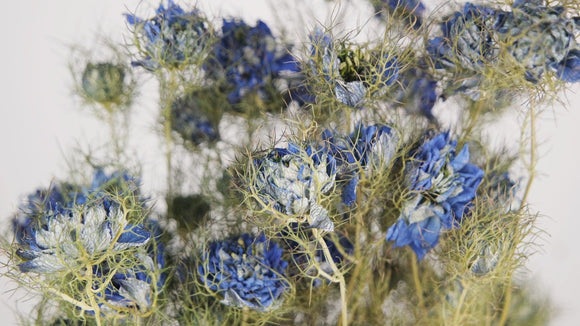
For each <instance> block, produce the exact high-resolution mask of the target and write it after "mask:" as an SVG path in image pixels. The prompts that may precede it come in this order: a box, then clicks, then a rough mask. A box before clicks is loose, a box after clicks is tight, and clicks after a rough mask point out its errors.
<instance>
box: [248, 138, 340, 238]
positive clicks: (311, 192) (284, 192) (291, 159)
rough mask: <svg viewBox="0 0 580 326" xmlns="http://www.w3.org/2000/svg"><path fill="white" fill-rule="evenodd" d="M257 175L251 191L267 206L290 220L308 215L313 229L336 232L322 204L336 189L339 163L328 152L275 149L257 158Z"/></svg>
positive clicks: (295, 147) (291, 144)
mask: <svg viewBox="0 0 580 326" xmlns="http://www.w3.org/2000/svg"><path fill="white" fill-rule="evenodd" d="M254 165H255V167H256V169H257V173H256V175H255V176H253V179H254V180H251V182H252V184H251V185H250V187H251V191H252V192H255V193H256V195H257V196H258V197H259V199H260V201H261V202H263V204H264V205H268V206H269V207H272V208H274V209H275V210H276V211H278V212H281V213H283V214H286V215H288V216H289V218H294V219H296V218H299V219H302V218H304V215H305V214H308V221H309V224H310V226H311V227H314V228H319V229H323V230H327V231H333V230H334V224H333V223H332V221H331V220H330V218H329V217H328V211H327V210H326V209H325V208H324V207H322V206H321V205H320V204H319V203H318V200H319V198H320V197H321V196H322V195H324V194H327V193H328V192H329V191H330V190H331V189H332V187H333V186H334V181H335V176H336V162H335V159H334V157H332V156H331V155H330V154H329V153H328V152H327V151H326V150H325V149H324V148H315V147H313V146H310V145H308V146H306V147H300V146H298V145H295V144H293V143H289V144H288V148H287V149H286V148H274V149H272V150H271V151H270V152H269V153H268V154H267V155H265V156H264V157H260V158H256V159H255V160H254Z"/></svg>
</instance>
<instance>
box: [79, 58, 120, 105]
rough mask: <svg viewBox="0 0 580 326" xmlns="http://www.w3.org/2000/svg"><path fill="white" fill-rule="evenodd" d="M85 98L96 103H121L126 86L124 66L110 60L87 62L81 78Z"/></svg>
mask: <svg viewBox="0 0 580 326" xmlns="http://www.w3.org/2000/svg"><path fill="white" fill-rule="evenodd" d="M81 84H82V89H83V93H84V95H85V98H87V99H89V100H91V101H94V102H97V103H103V104H106V103H121V102H122V100H123V95H124V92H125V90H126V88H127V87H128V85H126V84H125V67H123V66H121V65H117V64H114V63H110V62H101V63H91V62H89V63H87V65H86V67H85V70H84V71H83V76H82V80H81Z"/></svg>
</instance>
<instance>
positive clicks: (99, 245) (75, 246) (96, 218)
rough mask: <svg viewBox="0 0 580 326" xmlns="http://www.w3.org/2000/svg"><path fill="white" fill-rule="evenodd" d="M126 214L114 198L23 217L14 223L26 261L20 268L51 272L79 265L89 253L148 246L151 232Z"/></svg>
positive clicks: (90, 254) (21, 252) (20, 253)
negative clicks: (55, 211) (129, 218)
mask: <svg viewBox="0 0 580 326" xmlns="http://www.w3.org/2000/svg"><path fill="white" fill-rule="evenodd" d="M126 214H127V212H125V211H124V209H122V208H121V207H119V205H118V204H116V203H114V202H113V201H110V200H106V199H100V200H98V201H97V202H91V203H87V204H85V205H77V206H74V207H71V208H69V209H67V212H65V213H57V214H55V213H53V212H51V211H49V212H46V213H45V215H39V216H37V217H35V218H30V217H26V216H19V217H18V219H17V220H16V221H15V222H14V226H15V230H16V240H17V241H18V244H19V248H18V250H17V252H16V254H17V255H18V256H19V257H20V258H22V259H23V260H25V262H23V263H20V264H19V267H20V270H21V271H23V272H30V271H32V272H39V273H51V272H56V271H59V270H65V269H67V268H71V267H74V266H77V265H78V264H79V261H78V260H79V259H80V258H81V257H85V256H86V255H89V256H95V255H99V254H102V253H104V252H107V251H109V250H112V251H113V252H117V251H122V250H124V249H127V248H130V247H137V246H142V245H145V244H146V243H147V242H148V241H149V239H150V238H151V233H150V232H149V231H148V230H147V229H145V228H144V227H143V226H142V225H133V224H130V223H128V222H127V221H126V218H125V217H126Z"/></svg>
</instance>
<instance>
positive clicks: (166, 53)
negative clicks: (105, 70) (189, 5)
mask: <svg viewBox="0 0 580 326" xmlns="http://www.w3.org/2000/svg"><path fill="white" fill-rule="evenodd" d="M125 17H126V18H127V22H128V23H129V24H131V25H133V26H134V27H135V32H136V33H137V37H138V46H139V50H140V51H141V52H142V53H143V55H144V56H145V58H144V59H143V60H138V61H134V62H132V64H133V65H134V66H142V67H144V68H146V69H148V70H156V69H159V68H161V67H164V68H169V67H178V66H181V65H185V64H190V63H191V62H192V61H194V60H196V56H197V55H199V54H200V53H202V52H203V49H204V47H205V46H206V44H207V43H208V41H209V34H210V33H209V32H208V29H209V26H208V23H207V21H206V19H205V18H204V17H202V15H201V14H200V12H199V11H198V10H197V9H195V10H193V11H190V12H186V11H185V10H183V9H182V8H181V7H179V6H178V5H176V4H175V3H174V2H173V1H172V0H168V1H167V8H166V7H165V6H163V4H160V5H159V8H157V11H156V15H155V17H153V18H150V19H146V20H144V19H141V18H139V17H136V16H135V15H131V14H125Z"/></svg>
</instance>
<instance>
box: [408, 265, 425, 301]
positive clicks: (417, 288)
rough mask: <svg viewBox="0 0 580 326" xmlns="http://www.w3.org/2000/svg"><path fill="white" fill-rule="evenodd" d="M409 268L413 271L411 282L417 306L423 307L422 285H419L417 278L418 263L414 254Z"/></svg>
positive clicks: (419, 280) (419, 281)
mask: <svg viewBox="0 0 580 326" xmlns="http://www.w3.org/2000/svg"><path fill="white" fill-rule="evenodd" d="M413 256H414V254H413ZM411 270H412V271H413V282H414V283H415V293H416V294H417V299H418V300H419V307H421V308H425V302H424V301H423V287H422V286H421V279H420V278H419V265H418V263H417V257H416V256H415V257H412V258H411Z"/></svg>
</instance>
